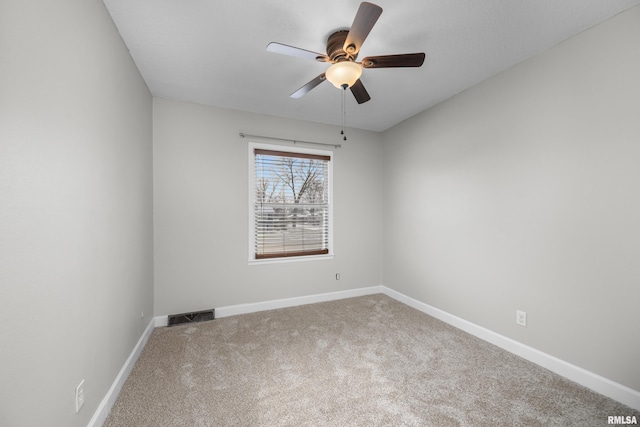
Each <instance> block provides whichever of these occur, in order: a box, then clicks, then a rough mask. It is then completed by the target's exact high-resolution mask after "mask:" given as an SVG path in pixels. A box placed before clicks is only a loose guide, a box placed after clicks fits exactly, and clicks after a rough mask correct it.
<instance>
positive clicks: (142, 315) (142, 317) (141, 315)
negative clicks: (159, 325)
mask: <svg viewBox="0 0 640 427" xmlns="http://www.w3.org/2000/svg"><path fill="white" fill-rule="evenodd" d="M140 319H144V311H141V312H140Z"/></svg>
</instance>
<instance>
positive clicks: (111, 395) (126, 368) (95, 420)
mask: <svg viewBox="0 0 640 427" xmlns="http://www.w3.org/2000/svg"><path fill="white" fill-rule="evenodd" d="M155 323H156V322H155V320H151V321H150V322H149V324H148V325H147V328H146V329H145V330H144V332H143V333H142V336H141V337H140V339H139V340H138V343H137V344H136V346H135V347H134V348H133V351H132V352H131V354H130V355H129V357H128V358H127V360H126V361H125V362H124V365H123V366H122V369H120V372H119V373H118V376H116V379H115V381H113V384H112V385H111V388H110V389H109V391H108V392H107V394H106V395H105V396H104V398H103V399H102V402H100V405H98V409H97V410H96V412H95V413H94V414H93V417H92V418H91V421H89V424H88V425H87V427H101V426H102V425H103V424H104V422H105V421H106V419H107V416H109V412H111V408H112V407H113V404H114V403H116V399H117V398H118V394H119V393H120V390H121V389H122V386H123V385H124V383H125V381H126V380H127V378H128V377H129V374H130V373H131V370H132V369H133V365H135V363H136V360H138V357H140V353H142V349H143V348H144V346H145V344H146V343H147V341H148V340H149V337H150V336H151V332H153V329H154V328H155Z"/></svg>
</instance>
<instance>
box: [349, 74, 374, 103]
mask: <svg viewBox="0 0 640 427" xmlns="http://www.w3.org/2000/svg"><path fill="white" fill-rule="evenodd" d="M351 93H352V94H353V97H354V98H355V99H356V101H358V104H363V103H365V102H367V101H368V100H370V99H371V97H370V96H369V93H367V90H366V89H365V88H364V85H363V84H362V80H360V79H358V80H357V81H356V82H355V83H354V84H353V86H351Z"/></svg>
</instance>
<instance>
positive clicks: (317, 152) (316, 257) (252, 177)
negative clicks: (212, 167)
mask: <svg viewBox="0 0 640 427" xmlns="http://www.w3.org/2000/svg"><path fill="white" fill-rule="evenodd" d="M248 145H249V147H248V157H249V186H248V189H249V205H248V210H249V224H248V230H249V243H248V252H249V264H250V265H259V264H274V263H285V262H299V261H317V260H327V259H333V257H334V253H333V162H334V153H333V151H328V150H317V149H311V148H306V147H297V146H289V145H276V144H264V143H258V142H249V144H248ZM255 149H263V150H274V151H282V152H290V153H301V154H314V155H320V156H330V157H331V160H330V161H329V162H328V166H329V168H328V181H329V182H328V185H327V189H328V192H329V197H328V200H329V212H328V217H329V230H328V233H329V235H328V238H329V244H328V248H327V249H328V250H329V253H327V254H322V255H304V256H290V257H281V258H266V259H256V257H255V251H254V249H255V234H254V225H255V222H254V221H255V213H254V208H253V207H254V203H255V196H256V191H255V182H256V174H255V169H256V168H255V166H256V162H255V160H256V157H255V153H254V151H255Z"/></svg>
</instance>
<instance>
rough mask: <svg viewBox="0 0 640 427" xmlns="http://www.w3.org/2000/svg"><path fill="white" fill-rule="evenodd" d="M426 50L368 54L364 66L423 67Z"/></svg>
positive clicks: (363, 61) (363, 62)
mask: <svg viewBox="0 0 640 427" xmlns="http://www.w3.org/2000/svg"><path fill="white" fill-rule="evenodd" d="M424 57H425V54H424V52H421V53H406V54H401V55H382V56H367V57H366V58H364V59H363V60H362V68H393V67H421V66H422V64H423V63H424Z"/></svg>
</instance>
